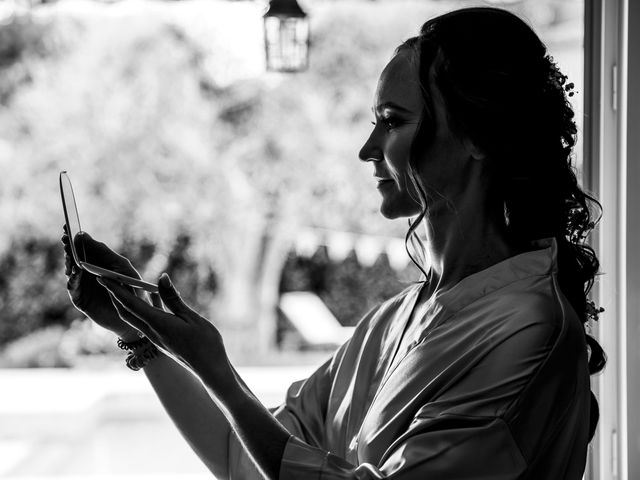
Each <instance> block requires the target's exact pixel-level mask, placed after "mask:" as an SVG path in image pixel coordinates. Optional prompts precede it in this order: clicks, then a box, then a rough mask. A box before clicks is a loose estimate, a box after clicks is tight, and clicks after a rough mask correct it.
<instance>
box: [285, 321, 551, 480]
mask: <svg viewBox="0 0 640 480" xmlns="http://www.w3.org/2000/svg"><path fill="white" fill-rule="evenodd" d="M527 323H528V324H525V325H526V326H523V327H522V328H519V329H518V331H517V332H515V333H514V334H513V335H510V336H509V337H508V338H505V339H504V342H502V343H500V344H498V345H495V346H494V347H495V348H492V350H491V351H490V352H489V353H488V354H487V355H485V356H483V358H482V360H481V362H480V363H479V364H478V365H477V368H473V369H471V370H470V371H468V372H467V373H466V374H465V375H464V376H463V377H462V378H458V379H456V381H455V383H454V384H453V385H449V386H448V387H447V388H446V389H445V391H443V392H442V394H441V395H440V396H439V397H438V398H436V399H433V401H429V402H427V403H426V404H424V405H423V406H422V407H420V408H419V409H418V410H417V412H416V413H415V415H414V416H413V417H412V418H409V419H408V420H407V425H408V427H407V429H406V431H405V432H404V433H402V434H401V435H399V436H398V438H397V439H396V440H395V441H394V442H393V443H392V444H391V445H390V446H389V448H388V450H387V451H386V452H385V454H384V455H383V456H382V458H381V459H380V461H379V462H377V464H373V463H367V462H362V463H360V464H357V465H356V464H351V463H349V462H347V461H346V460H345V459H343V458H341V457H339V456H337V455H334V454H332V453H330V452H328V451H326V449H322V448H318V447H317V446H315V445H311V444H309V443H307V442H305V441H304V438H302V437H297V436H293V437H291V438H290V439H289V441H288V443H287V445H286V448H285V451H284V455H283V459H282V464H281V469H280V477H279V478H280V480H295V479H300V478H309V479H311V478H313V479H317V480H351V479H358V480H380V479H394V480H405V479H406V480H412V479H416V478H421V479H425V480H431V479H433V480H441V479H447V480H459V479H469V478H473V479H474V480H489V479H491V480H515V479H517V478H520V477H521V475H522V474H523V472H525V471H526V470H527V464H528V462H527V459H526V458H525V455H523V453H522V451H521V449H520V448H519V443H518V440H519V439H517V438H514V435H513V433H512V431H511V428H510V425H509V424H508V423H507V422H506V421H505V415H504V414H505V412H506V411H507V409H508V408H509V407H510V406H513V405H515V404H519V403H520V402H519V400H520V397H522V395H523V394H524V392H525V390H526V389H527V386H528V385H529V384H530V382H531V381H532V379H533V378H534V377H535V376H536V375H537V374H538V373H539V371H540V369H541V367H542V366H543V365H544V364H545V361H546V359H547V357H548V355H549V354H550V351H551V350H552V348H553V346H554V343H555V340H556V339H557V333H558V332H557V330H556V329H555V328H553V327H550V325H549V323H548V322H536V321H534V322H527ZM542 393H543V392H534V393H533V395H538V394H542ZM554 411H555V410H554V407H553V406H552V405H549V407H548V409H547V410H543V411H535V410H533V409H532V411H520V412H519V414H520V415H532V416H536V418H538V419H539V421H540V422H541V423H547V422H548V420H549V419H550V418H551V417H553V415H554V413H552V412H554ZM538 445H540V444H539V443H538Z"/></svg>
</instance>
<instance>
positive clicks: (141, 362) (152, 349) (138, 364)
mask: <svg viewBox="0 0 640 480" xmlns="http://www.w3.org/2000/svg"><path fill="white" fill-rule="evenodd" d="M159 352H160V351H159V350H158V348H157V347H156V346H155V345H154V344H153V343H151V342H150V341H148V340H147V343H146V344H145V345H144V346H143V347H140V348H139V349H137V350H135V351H131V352H129V355H127V358H126V360H125V363H126V364H127V367H129V368H130V369H131V370H134V371H138V370H140V369H141V368H143V367H146V366H147V365H148V364H149V362H150V361H151V360H153V359H154V358H156V357H157V356H158V353H159Z"/></svg>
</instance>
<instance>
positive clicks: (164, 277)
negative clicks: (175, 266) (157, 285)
mask: <svg viewBox="0 0 640 480" xmlns="http://www.w3.org/2000/svg"><path fill="white" fill-rule="evenodd" d="M160 281H161V282H163V283H164V284H165V286H167V287H169V288H173V283H171V279H170V278H169V275H167V272H164V273H163V274H162V275H160Z"/></svg>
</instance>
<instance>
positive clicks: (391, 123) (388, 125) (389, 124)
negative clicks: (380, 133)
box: [371, 117, 400, 131]
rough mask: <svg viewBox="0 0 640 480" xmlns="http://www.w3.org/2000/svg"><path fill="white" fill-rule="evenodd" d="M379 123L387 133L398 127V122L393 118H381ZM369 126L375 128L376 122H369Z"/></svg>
mask: <svg viewBox="0 0 640 480" xmlns="http://www.w3.org/2000/svg"><path fill="white" fill-rule="evenodd" d="M380 121H381V122H382V125H384V128H385V129H386V130H387V131H391V130H393V129H394V128H396V127H398V126H399V125H400V122H399V121H398V120H396V119H395V118H393V117H386V118H381V119H380ZM371 125H373V126H376V125H377V122H371Z"/></svg>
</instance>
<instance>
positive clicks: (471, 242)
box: [423, 209, 525, 298]
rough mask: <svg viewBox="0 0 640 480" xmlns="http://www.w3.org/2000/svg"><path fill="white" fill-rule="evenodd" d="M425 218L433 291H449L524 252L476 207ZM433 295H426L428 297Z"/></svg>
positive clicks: (430, 289)
mask: <svg viewBox="0 0 640 480" xmlns="http://www.w3.org/2000/svg"><path fill="white" fill-rule="evenodd" d="M468 211H469V212H470V213H469V214H465V210H461V209H458V210H457V211H456V212H446V213H444V214H441V215H439V216H438V218H429V217H425V220H424V221H423V225H424V227H425V231H426V237H427V242H426V249H427V254H428V256H429V260H430V265H431V268H430V271H429V272H428V274H429V278H428V279H427V280H428V281H429V284H430V287H429V288H428V290H429V292H430V293H431V294H433V293H435V292H436V291H438V290H446V289H449V288H451V287H452V286H454V285H455V284H456V283H458V282H459V281H460V280H462V279H463V278H465V277H467V276H469V275H471V274H473V273H476V272H479V271H481V270H484V269H486V268H488V267H490V266H492V265H495V264H496V263H499V262H501V261H503V260H505V259H507V258H509V257H512V256H514V255H517V254H519V253H522V252H523V251H525V249H524V248H523V247H522V246H516V245H514V244H513V242H509V241H508V240H507V238H508V237H507V234H506V229H505V228H504V227H502V226H501V225H500V223H499V222H498V221H495V220H491V219H489V218H487V217H486V216H483V215H482V214H479V212H478V211H477V210H476V211H475V212H472V211H471V210H468ZM429 296H430V295H427V298H428V297H429Z"/></svg>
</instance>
